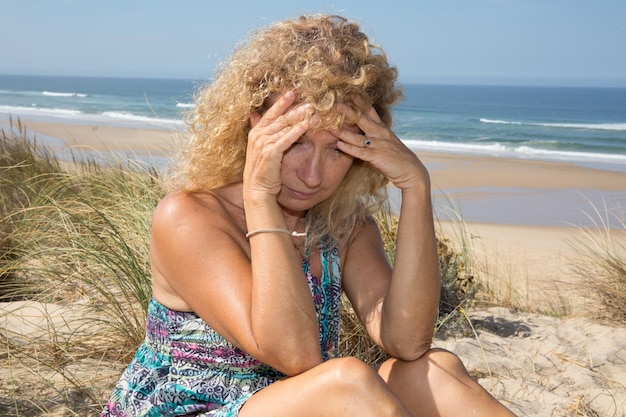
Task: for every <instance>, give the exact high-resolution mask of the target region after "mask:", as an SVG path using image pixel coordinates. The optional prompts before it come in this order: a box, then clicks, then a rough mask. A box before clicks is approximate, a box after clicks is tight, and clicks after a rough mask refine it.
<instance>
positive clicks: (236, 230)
mask: <svg viewBox="0 0 626 417" xmlns="http://www.w3.org/2000/svg"><path fill="white" fill-rule="evenodd" d="M240 211H241V214H238V210H237V207H236V205H233V203H232V201H231V200H229V199H228V196H224V195H223V194H222V193H220V192H217V193H216V192H206V193H193V194H192V193H186V192H183V191H174V192H172V193H170V194H168V195H167V196H166V197H165V198H163V200H161V202H160V203H159V204H158V206H157V208H156V209H155V212H154V215H153V221H152V235H151V238H150V255H151V260H152V272H153V277H154V285H153V295H154V296H155V298H156V299H157V300H158V301H160V302H161V303H162V304H164V305H166V306H168V307H170V308H174V309H177V310H189V309H195V308H194V307H193V304H194V302H193V300H194V299H195V298H196V296H198V295H199V294H201V293H202V289H201V286H202V285H203V283H206V282H209V281H210V280H212V279H213V278H215V277H219V276H222V277H223V276H225V275H224V274H226V273H227V272H226V271H224V270H221V269H220V268H226V267H227V266H228V265H227V264H226V263H225V262H215V259H216V258H217V257H219V258H220V259H225V258H228V259H229V260H232V261H233V262H243V261H246V260H247V259H248V257H249V254H248V252H249V247H248V246H246V245H247V242H246V240H245V232H244V231H243V230H244V229H245V220H244V223H243V224H242V220H241V219H243V217H242V216H243V210H240ZM238 260H239V261H238ZM230 266H232V265H230Z"/></svg>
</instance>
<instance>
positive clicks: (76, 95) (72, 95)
mask: <svg viewBox="0 0 626 417" xmlns="http://www.w3.org/2000/svg"><path fill="white" fill-rule="evenodd" d="M41 95H42V96H48V97H87V94H82V93H57V92H54V91H43V92H42V93H41Z"/></svg>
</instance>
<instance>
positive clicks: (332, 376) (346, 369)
mask: <svg viewBox="0 0 626 417" xmlns="http://www.w3.org/2000/svg"><path fill="white" fill-rule="evenodd" d="M327 365H328V368H329V369H328V372H327V373H326V379H327V382H328V383H330V384H333V385H335V386H339V387H340V388H343V389H345V390H351V391H359V390H363V391H364V392H367V391H368V390H370V389H371V387H372V385H374V384H380V383H381V382H382V381H381V380H380V378H379V377H378V374H377V373H376V371H375V370H373V369H372V368H371V367H370V366H369V365H367V364H366V363H365V362H363V361H362V360H360V359H357V358H354V357H346V358H338V359H333V360H331V361H328V362H327Z"/></svg>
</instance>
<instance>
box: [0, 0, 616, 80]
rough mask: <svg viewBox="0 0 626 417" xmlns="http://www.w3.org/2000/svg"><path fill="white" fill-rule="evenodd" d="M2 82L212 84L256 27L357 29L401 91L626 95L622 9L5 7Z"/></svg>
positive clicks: (290, 2) (603, 3) (195, 4)
mask: <svg viewBox="0 0 626 417" xmlns="http://www.w3.org/2000/svg"><path fill="white" fill-rule="evenodd" d="M0 6H1V8H0V10H1V12H0V36H1V38H2V39H3V45H2V50H3V51H2V58H1V59H0V74H36V75H80V76H130V77H168V78H169V77H173V78H197V79H207V78H209V77H210V76H211V74H212V72H213V70H214V69H215V66H216V64H217V63H218V61H219V60H220V59H222V58H223V57H225V56H226V55H227V54H228V53H229V51H230V49H231V48H232V46H233V45H234V43H235V42H237V41H238V40H240V39H241V38H243V37H244V36H245V35H246V34H247V33H249V32H250V31H251V30H253V29H254V28H256V27H259V26H262V25H266V24H268V23H270V22H272V21H275V20H280V19H282V18H286V17H293V16H296V15H299V14H302V13H308V12H327V13H337V14H342V15H345V16H347V17H349V18H352V19H354V20H357V21H358V22H360V23H361V24H362V26H363V28H364V29H365V30H366V32H367V33H368V34H369V35H370V36H371V37H372V38H373V39H374V40H375V41H376V42H378V43H379V44H381V45H382V46H383V48H384V49H385V50H386V52H387V54H388V56H389V59H390V61H392V63H393V64H395V65H396V66H397V67H398V69H399V73H400V79H401V80H402V81H404V82H424V83H471V84H535V85H546V84H549V85H601V86H604V85H614V86H624V87H626V1H624V0H600V1H597V2H593V1H591V0H423V1H420V0H406V1H403V2H401V3H400V2H392V1H386V2H385V1H369V0H343V1H342V0H337V1H326V0H320V1H307V2H298V1H296V0H280V1H270V0H265V1H258V0H256V1H249V0H231V1H228V0H220V1H219V2H218V1H210V0H204V1H200V0H182V1H176V2H175V1H173V0H170V1H164V0H152V1H143V0H109V1H100V0H82V1H81V0H2V1H0Z"/></svg>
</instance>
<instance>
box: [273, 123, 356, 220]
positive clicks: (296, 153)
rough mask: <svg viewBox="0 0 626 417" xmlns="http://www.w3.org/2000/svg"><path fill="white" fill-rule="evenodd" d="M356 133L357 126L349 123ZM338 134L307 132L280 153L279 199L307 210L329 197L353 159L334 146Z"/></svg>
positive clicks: (285, 203) (293, 209)
mask: <svg viewBox="0 0 626 417" xmlns="http://www.w3.org/2000/svg"><path fill="white" fill-rule="evenodd" d="M344 129H351V130H354V131H355V132H356V131H358V130H359V129H358V127H356V126H349V127H344ZM337 140H338V139H337V137H336V136H334V135H333V134H332V133H331V132H330V131H328V130H325V129H314V130H310V131H308V132H306V133H305V134H304V135H302V136H301V137H300V139H299V140H298V141H297V142H295V143H294V144H293V145H292V146H291V148H289V150H288V151H287V152H285V155H284V156H283V162H282V171H281V180H282V181H281V182H282V188H281V191H280V194H279V195H278V202H279V203H280V204H281V205H282V206H283V207H285V208H286V209H288V210H292V211H296V212H299V211H306V210H308V209H310V208H311V207H313V206H315V205H317V204H319V203H321V202H322V201H324V200H326V199H328V198H329V197H330V196H331V195H332V194H333V193H334V192H335V191H337V188H339V185H340V184H341V181H342V180H343V178H344V177H345V176H346V173H347V172H348V170H349V169H350V167H351V166H352V162H353V160H354V158H353V157H352V156H350V155H348V154H345V153H343V152H341V151H340V150H339V149H337Z"/></svg>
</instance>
